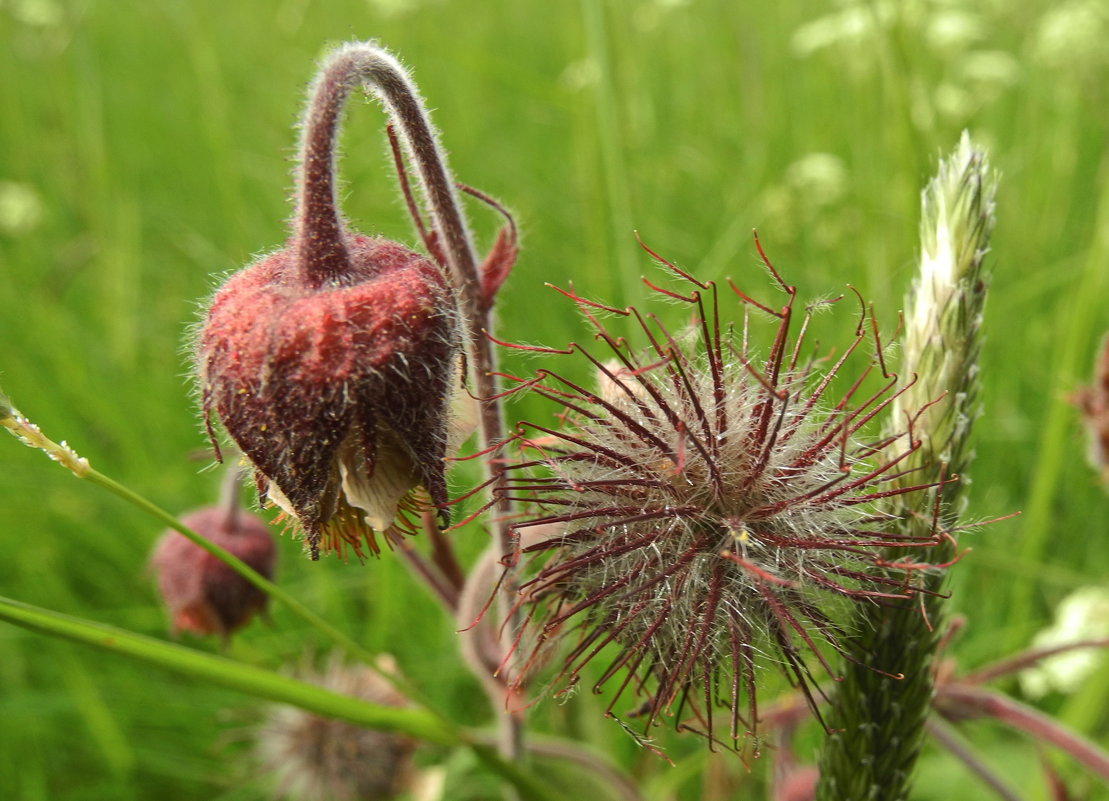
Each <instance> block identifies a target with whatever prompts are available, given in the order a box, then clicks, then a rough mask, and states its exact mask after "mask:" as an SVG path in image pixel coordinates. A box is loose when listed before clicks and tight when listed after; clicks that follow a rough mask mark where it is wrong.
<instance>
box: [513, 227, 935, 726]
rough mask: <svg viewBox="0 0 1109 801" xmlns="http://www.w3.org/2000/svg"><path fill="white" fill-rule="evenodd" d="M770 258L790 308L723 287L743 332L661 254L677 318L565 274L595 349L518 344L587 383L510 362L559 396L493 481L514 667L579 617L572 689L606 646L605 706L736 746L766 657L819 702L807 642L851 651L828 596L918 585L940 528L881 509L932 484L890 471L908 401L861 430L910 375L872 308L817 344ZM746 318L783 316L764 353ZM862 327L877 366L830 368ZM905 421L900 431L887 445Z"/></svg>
mask: <svg viewBox="0 0 1109 801" xmlns="http://www.w3.org/2000/svg"><path fill="white" fill-rule="evenodd" d="M756 242H757V240H756ZM648 252H650V251H648ZM759 252H760V254H761V253H762V251H761V248H760V250H759ZM651 255H655V254H654V253H652V254H651ZM656 258H657V257H656ZM763 259H764V263H765V265H766V267H767V269H768V270H769V271H770V273H771V275H772V276H773V278H774V279H775V281H776V282H777V285H778V287H779V288H780V289H781V290H783V291H784V293H785V302H784V305H782V306H781V307H780V308H772V307H771V306H768V305H764V304H761V303H759V302H757V301H756V300H754V299H753V298H751V297H749V296H748V295H746V294H744V293H743V292H742V291H740V290H739V289H738V288H736V287H735V286H734V285H733V286H732V290H733V291H734V293H735V295H736V296H738V300H739V303H740V305H741V306H742V307H743V309H744V315H743V319H744V322H743V326H742V328H741V330H740V331H739V332H738V333H737V332H734V331H733V330H732V329H731V327H724V326H722V324H721V321H720V319H719V316H718V304H719V301H720V298H719V297H718V292H717V287H716V286H715V285H714V284H712V283H705V282H701V281H698V280H697V279H695V278H693V277H692V276H690V275H688V274H687V273H685V272H683V271H681V270H679V269H678V268H677V267H674V266H673V265H671V264H669V263H667V262H662V263H663V264H664V265H665V266H666V267H667V268H668V269H669V270H670V271H671V272H672V273H674V274H675V275H676V276H677V278H678V279H679V280H680V281H681V282H683V284H684V287H685V288H684V289H678V290H671V289H666V288H662V287H660V286H655V285H654V284H651V283H650V282H647V284H648V286H650V287H651V288H652V289H653V290H655V291H656V292H657V293H658V294H660V295H662V296H664V297H665V299H667V300H668V301H671V302H674V301H677V302H679V303H682V304H686V305H688V306H689V307H690V310H691V311H692V314H693V321H692V324H691V325H690V326H689V327H688V329H686V330H685V331H683V332H681V333H676V334H675V333H671V332H670V331H669V330H668V329H667V328H666V327H664V325H663V324H662V323H661V322H660V321H659V320H658V318H656V317H655V316H654V315H651V314H646V315H644V314H641V313H640V312H639V311H637V310H636V309H634V308H628V309H615V308H610V307H606V306H603V305H601V304H598V303H594V302H592V301H588V300H585V299H582V298H580V297H578V296H577V295H575V294H574V293H573V292H572V291H563V290H560V291H563V294H565V295H567V296H568V297H569V298H570V299H571V300H573V301H574V302H575V303H576V304H577V306H578V307H579V309H580V310H581V311H582V312H583V313H584V314H585V316H586V318H587V319H588V321H589V323H590V324H591V326H592V327H593V329H594V338H595V341H596V343H597V345H596V347H585V346H582V345H579V344H572V345H571V346H570V347H568V348H566V349H563V350H547V349H542V348H535V347H530V346H522V345H514V346H512V347H515V348H521V349H524V350H533V351H545V352H547V353H554V354H561V355H563V356H565V357H570V356H578V357H581V358H584V359H586V360H587V361H588V362H589V363H590V364H591V365H592V369H593V370H595V372H596V375H597V379H598V384H599V388H598V389H596V390H591V389H588V388H586V387H585V386H582V384H581V383H579V382H575V381H573V380H570V379H569V378H566V377H564V376H563V375H562V374H560V373H558V372H555V371H553V370H549V369H544V370H540V371H539V373H538V375H536V376H535V377H534V378H531V379H514V380H516V381H517V382H518V384H517V387H516V389H515V391H517V392H530V393H534V394H538V395H540V396H542V397H544V398H547V399H549V400H550V401H553V402H554V404H555V406H556V407H557V408H558V410H559V421H560V422H559V423H557V424H554V425H541V424H538V423H524V424H521V426H520V428H519V432H518V434H517V437H516V443H517V445H518V446H519V448H520V449H521V452H522V454H523V456H522V457H521V461H518V462H516V463H513V464H510V466H509V467H508V469H507V475H506V479H505V482H504V488H503V489H502V490H501V491H502V492H503V493H504V495H505V496H507V497H508V498H511V499H512V500H517V501H521V502H523V503H525V504H527V505H528V508H529V509H530V510H531V511H530V512H529V513H528V514H527V515H526V516H525V518H524V519H523V520H519V521H517V522H516V523H515V524H514V530H515V532H516V534H517V537H518V540H517V541H518V542H519V551H520V553H521V554H522V555H523V556H524V557H525V558H527V559H528V562H527V564H525V565H524V566H523V570H524V573H523V574H522V576H521V578H520V599H521V600H520V601H519V605H518V607H517V609H516V616H517V618H518V619H519V620H521V621H523V622H522V623H521V628H520V631H519V632H518V639H517V643H518V645H517V648H518V656H517V658H518V660H519V666H520V670H519V671H518V675H519V676H520V677H521V678H520V679H519V680H518V682H523V681H524V680H526V678H527V677H528V676H529V674H534V673H535V671H536V670H537V669H538V667H539V666H540V665H542V664H544V663H545V662H547V661H548V656H549V655H550V652H551V650H552V649H553V648H554V646H555V644H557V643H558V642H559V641H560V640H563V639H565V638H566V636H567V635H568V634H569V633H572V632H576V633H577V638H576V643H575V644H574V645H572V646H571V647H569V648H568V654H567V655H566V657H565V662H564V663H563V666H562V668H561V671H560V673H559V674H558V677H557V678H556V680H555V682H554V685H555V686H556V687H563V688H566V687H571V686H573V685H574V684H576V683H577V682H578V681H579V676H580V673H581V671H582V669H583V667H584V666H585V665H586V663H588V662H590V660H592V659H594V658H595V657H597V656H598V655H599V654H601V653H604V654H605V655H606V657H605V659H606V663H607V666H606V667H605V668H603V670H602V671H601V675H600V678H599V679H597V682H596V687H595V689H596V690H597V691H598V692H600V691H601V688H602V686H603V685H606V684H608V683H609V682H610V681H612V682H616V691H615V693H614V698H613V700H612V703H611V704H610V705H609V707H608V710H607V712H608V714H610V715H613V714H614V713H613V708H614V705H615V704H616V703H617V702H618V701H619V699H620V697H621V696H622V694H623V693H624V692H625V691H627V690H628V688H629V687H630V688H632V691H633V692H634V694H636V695H639V696H642V697H643V699H644V700H643V704H642V706H641V707H640V708H639V709H638V710H636V711H635V712H633V713H631V714H633V715H641V716H643V717H644V718H645V720H646V723H645V725H644V733H645V734H646V731H647V730H648V729H649V728H650V727H651V726H652V725H655V724H656V723H657V722H659V719H660V717H664V716H674V717H676V718H677V720H678V721H679V727H680V728H688V729H693V730H697V731H700V732H701V733H703V734H705V735H706V736H707V737H708V738H709V739H710V741H714V742H717V741H719V742H724V741H725V740H727V739H730V740H731V742H732V744H733V747H738V741H739V739H740V738H741V736H743V734H744V732H754V731H755V730H756V725H757V718H758V713H757V705H756V691H755V677H756V674H757V673H758V672H759V670H760V669H761V665H762V664H763V663H776V664H777V665H779V666H780V667H781V668H782V669H783V670H784V671H785V673H786V674H787V676H788V677H789V678H790V680H791V681H793V682H794V683H796V684H798V685H800V686H801V687H802V688H803V689H804V691H805V695H806V697H807V698H808V699H809V701H810V703H811V702H813V698H812V694H811V690H812V688H813V686H814V685H813V683H812V679H811V676H810V673H809V669H808V667H807V661H808V660H807V659H806V658H805V652H806V651H809V652H811V653H812V654H813V655H814V656H815V658H816V659H818V660H819V661H820V662H821V663H822V664H823V665H824V666H825V669H829V668H828V663H827V661H826V657H825V655H824V654H823V653H822V651H824V650H825V649H826V648H831V649H833V650H840V651H841V652H842V649H840V646H839V640H840V634H841V632H842V628H841V626H840V625H839V624H840V621H843V620H845V619H848V618H847V617H846V616H845V615H844V614H843V612H844V611H845V610H843V609H842V608H840V607H842V606H843V605H844V603H845V602H851V601H860V602H867V603H905V602H909V600H908V599H910V598H912V597H913V596H914V594H915V593H917V592H920V591H921V590H919V589H917V584H918V582H914V581H913V579H912V575H913V572H914V571H920V570H924V569H927V568H930V567H931V566H930V565H925V564H921V563H919V562H915V561H913V560H912V559H911V558H909V556H908V554H911V553H912V552H914V551H916V550H918V549H922V548H927V547H929V546H932V545H935V544H936V542H937V540H938V539H939V538H940V537H942V536H943V535H942V534H941V533H938V527H937V526H936V525H935V524H934V521H933V527H932V529H931V531H932V536H928V537H917V538H912V537H908V536H906V535H904V534H899V533H898V529H897V526H896V521H895V520H892V519H890V516H889V515H888V514H884V513H883V512H882V508H881V501H882V499H884V498H886V497H888V496H891V495H894V494H900V493H905V492H912V491H915V490H920V489H925V488H926V487H923V486H917V487H907V488H901V485H900V484H894V483H892V480H893V479H895V478H897V477H899V476H901V475H902V474H903V473H904V472H905V470H904V468H903V467H899V465H900V464H901V463H902V462H903V460H904V459H905V458H906V455H907V453H911V452H913V451H915V450H916V449H917V448H918V447H919V443H916V442H913V441H912V440H913V438H912V433H911V430H912V422H913V421H912V420H906V421H903V422H904V427H906V428H907V431H905V432H903V433H899V434H898V435H896V436H880V437H872V436H868V434H867V432H868V431H870V430H871V429H872V428H873V426H874V424H875V423H876V422H878V420H877V419H876V418H879V417H881V416H883V415H884V413H887V412H888V411H889V409H890V405H891V401H892V400H893V399H894V398H895V397H897V396H898V395H899V394H900V393H901V392H903V391H904V388H905V387H904V386H900V385H899V381H898V379H897V377H896V376H895V375H892V374H890V373H888V372H887V371H886V369H885V365H884V363H883V361H882V356H881V345H880V342H879V341H878V336H877V333H876V332H877V328H876V327H875V326H873V325H872V324H870V323H868V321H867V319H866V318H867V317H868V314H867V310H866V307H865V305H864V306H863V311H862V319H860V321H859V324H858V327H857V329H856V331H855V335H854V338H853V340H852V341H851V342H850V344H849V345H848V346H847V348H846V350H845V351H844V352H842V353H841V354H840V355H839V357H838V358H836V359H835V360H832V359H831V357H825V358H818V357H817V356H815V355H814V356H808V355H807V354H806V351H807V350H808V347H807V343H806V340H805V331H806V329H807V328H808V325H809V319H810V315H811V313H812V310H813V308H815V306H813V307H809V309H808V310H806V312H805V313H804V314H803V315H797V314H796V313H795V310H794V299H795V294H796V293H795V289H794V288H793V287H791V286H787V285H786V284H785V283H784V282H783V281H782V280H781V278H780V277H779V275H778V273H777V272H776V271H775V270H774V268H773V267H772V266H771V265H770V263H769V261H767V260H766V259H765V256H764V257H763ZM660 261H661V259H660ZM816 305H822V304H816ZM752 311H753V312H754V314H751V313H750V312H752ZM602 315H604V316H612V315H615V316H616V317H619V318H623V319H625V320H627V321H629V322H631V323H633V324H634V327H635V328H636V329H638V331H637V334H638V335H639V336H641V337H643V338H644V340H645V341H646V342H647V343H648V346H647V348H646V350H645V351H644V352H640V353H636V352H634V351H633V350H632V348H630V347H629V345H628V344H627V340H626V339H625V338H624V336H622V335H619V334H617V333H614V332H613V331H611V330H610V329H609V327H607V326H606V325H605V324H603V323H602V322H601V319H600V317H601V316H602ZM758 316H769V317H770V318H772V319H773V320H775V321H776V330H775V333H774V336H773V338H772V339H771V341H770V343H769V348H768V350H766V351H763V353H762V355H756V353H757V350H756V347H755V346H754V345H753V344H752V343H751V341H750V339H749V329H750V328H751V327H752V326H750V325H749V322H752V321H751V320H749V318H750V317H758ZM797 318H800V323H801V325H800V330H799V333H796V334H794V333H793V331H792V328H793V326H794V324H795V323H796V322H798V319H797ZM869 329H873V332H874V333H873V342H874V345H875V348H876V350H875V356H874V358H873V359H872V362H871V365H870V366H869V367H867V368H866V369H865V371H864V372H863V375H861V376H858V377H857V378H856V379H854V380H850V379H846V378H845V377H844V376H841V375H840V373H841V372H845V371H846V369H847V368H846V365H848V364H849V363H853V362H854V361H855V359H853V358H852V354H853V353H855V352H856V351H858V350H860V346H864V345H865V343H866V342H868V341H870V339H871V333H870V330H869ZM502 344H504V343H502ZM862 349H863V350H865V347H863V348H862ZM871 373H873V374H874V375H873V376H870V377H869V378H868V374H871ZM868 386H874V388H873V389H864V387H868ZM833 393H834V394H833ZM902 437H904V438H906V439H907V440H908V441H909V444H908V445H907V446H905V447H900V448H898V449H896V451H895V450H894V449H893V448H892V447H891V446H892V445H893V444H894V443H895V442H897V441H898V440H900V439H901V438H902ZM899 444H900V443H899ZM910 483H911V482H910ZM552 530H555V531H556V532H557V533H555V534H553V535H551V534H550V533H549V532H550V531H552ZM531 531H542V532H545V534H544V536H543V538H538V537H529V536H528V535H529V532H531ZM891 553H894V554H897V553H905V554H906V557H904V558H903V557H898V556H891V555H890V554H891ZM517 556H519V554H518V555H517ZM609 660H610V661H609ZM829 670H830V669H829ZM618 674H619V675H622V676H623V678H620V679H616V678H614V677H616V676H617V675H618ZM720 704H722V705H723V706H724V707H727V708H728V710H729V712H730V714H729V727H728V734H727V735H724V734H722V733H721V731H720V730H719V729H718V728H714V724H713V713H712V710H713V707H714V706H717V705H720Z"/></svg>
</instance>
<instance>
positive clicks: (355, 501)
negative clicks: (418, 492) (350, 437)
mask: <svg viewBox="0 0 1109 801" xmlns="http://www.w3.org/2000/svg"><path fill="white" fill-rule="evenodd" d="M357 453H358V452H357V449H356V448H354V447H345V448H344V449H343V452H342V454H341V455H340V457H339V474H340V476H341V477H342V482H343V495H344V497H345V498H346V501H347V503H348V504H350V505H351V506H353V507H355V508H357V509H360V510H361V511H362V512H363V513H364V518H365V521H366V525H368V526H369V527H370V528H372V529H373V530H374V531H384V530H385V529H387V528H389V526H391V525H392V524H393V520H395V519H396V516H397V507H398V506H399V504H400V502H401V499H402V498H404V496H405V495H407V494H408V493H409V492H410V491H411V490H412V489H413V488H414V487H415V486H416V485H417V484H418V483H419V478H418V477H417V475H416V470H415V464H414V463H413V462H412V458H411V457H410V456H409V455H408V453H407V452H405V450H404V448H402V447H401V445H400V443H399V442H397V438H396V435H395V434H393V432H392V431H389V430H388V429H379V430H378V440H377V454H376V458H375V460H374V469H373V473H372V474H371V475H368V476H367V475H366V462H365V460H363V459H360V458H358V455H357Z"/></svg>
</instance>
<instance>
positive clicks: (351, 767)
mask: <svg viewBox="0 0 1109 801" xmlns="http://www.w3.org/2000/svg"><path fill="white" fill-rule="evenodd" d="M301 673H302V674H303V675H302V678H303V679H304V680H306V681H309V682H311V683H313V684H317V685H319V686H320V687H324V688H326V689H328V690H331V691H333V692H337V693H341V694H343V695H348V696H350V697H352V698H357V699H360V700H363V701H369V702H371V703H375V704H382V705H387V706H398V707H399V706H403V705H404V698H403V697H401V696H400V695H399V694H398V693H397V692H396V691H395V690H394V689H393V688H392V687H390V686H389V684H388V683H387V682H386V681H385V680H384V679H382V678H380V677H379V676H378V675H376V674H375V673H373V672H372V671H371V670H369V669H368V668H365V667H349V666H346V665H344V664H343V663H342V662H341V661H340V660H338V659H335V658H332V659H331V660H330V661H329V662H328V664H327V666H326V667H325V668H324V670H323V671H322V672H319V671H314V670H313V671H301ZM415 746H416V744H415V742H413V741H412V740H409V739H407V738H404V737H400V736H398V735H395V734H389V733H386V732H378V731H372V730H370V729H363V728H360V727H358V726H355V725H354V724H352V723H346V722H344V721H338V720H331V719H329V718H323V717H320V716H318V715H313V714H311V713H309V712H305V711H304V710H302V709H297V708H295V707H290V706H277V707H273V708H272V709H271V710H270V713H269V715H268V718H267V720H266V722H265V724H264V725H263V726H262V729H261V730H260V732H259V736H258V743H257V754H258V759H259V762H260V763H261V765H262V767H263V769H264V770H265V771H266V773H268V774H270V776H271V777H272V778H273V782H274V785H275V787H276V791H277V797H278V798H282V799H290V801H386V800H387V799H391V798H395V797H397V796H398V794H399V793H400V792H402V790H403V788H404V787H405V785H406V784H407V782H408V781H409V779H410V774H411V758H412V752H413V751H414V750H415Z"/></svg>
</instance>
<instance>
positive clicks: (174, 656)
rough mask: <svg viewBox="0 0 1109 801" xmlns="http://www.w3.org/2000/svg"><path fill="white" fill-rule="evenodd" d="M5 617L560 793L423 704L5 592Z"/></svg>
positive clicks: (542, 795)
mask: <svg viewBox="0 0 1109 801" xmlns="http://www.w3.org/2000/svg"><path fill="white" fill-rule="evenodd" d="M0 620H5V621H7V622H9V623H14V624H15V625H17V626H22V627H23V628H26V629H30V630H32V631H37V632H40V633H43V634H47V635H50V636H52V637H59V638H61V639H66V640H71V641H73V642H79V643H83V644H85V645H92V646H95V647H97V648H102V649H104V650H106V651H111V652H113V653H116V654H120V655H121V656H127V657H130V658H132V659H136V660H139V661H141V662H146V663H147V664H151V665H156V666H157V667H161V668H165V669H166V670H171V671H173V672H175V673H180V674H182V675H185V676H189V677H191V678H194V679H199V680H201V681H205V682H208V683H209V684H213V685H215V686H218V687H226V688H227V689H230V690H236V691H238V692H241V693H245V694H247V695H252V696H254V697H256V698H262V699H265V700H267V701H274V702H277V703H282V704H291V705H292V706H296V707H299V708H300V709H304V710H307V711H308V712H312V713H314V714H317V715H322V716H324V717H328V718H334V719H336V720H344V721H347V722H348V723H353V724H355V725H357V726H364V727H366V728H370V729H375V730H377V731H386V732H393V733H395V734H402V735H406V736H408V737H413V738H415V739H418V740H421V741H423V742H429V743H435V744H437V745H443V746H448V747H458V746H465V747H468V748H470V749H471V750H472V751H473V752H474V753H475V754H476V755H477V757H478V758H479V759H480V760H481V761H482V762H483V763H485V765H486V766H487V767H488V768H489V769H490V770H492V771H493V772H494V773H496V774H498V775H499V776H500V777H501V778H503V779H504V780H505V781H507V782H509V783H511V784H512V785H513V786H514V787H516V789H518V790H519V791H520V792H521V794H522V795H523V797H524V798H530V799H536V800H537V801H557V798H558V796H556V795H555V794H554V793H553V792H552V791H551V790H550V789H549V788H548V787H546V786H544V785H542V784H540V783H539V782H538V781H536V780H535V779H534V778H532V777H531V776H529V775H527V774H526V773H524V772H523V771H521V770H520V769H519V768H517V767H516V766H515V765H512V764H510V763H508V762H505V761H504V760H502V759H501V758H500V757H499V756H498V755H497V753H496V749H494V748H493V747H491V746H489V745H488V744H487V743H486V740H487V739H488V738H487V737H484V736H482V735H481V734H479V733H475V732H471V731H468V730H466V729H463V728H461V727H458V726H455V725H453V724H451V723H449V722H446V721H444V720H442V719H441V718H440V717H439V716H437V715H435V714H434V713H432V712H429V711H427V710H424V709H419V708H411V707H409V708H399V707H393V706H382V705H379V704H372V703H370V702H368V701H363V700H362V699H359V698H352V697H350V696H347V695H342V694H341V693H336V692H332V691H331V690H327V689H324V688H322V687H317V686H316V685H314V684H308V683H307V682H303V681H299V680H297V679H294V678H291V677H289V676H283V675H281V674H280V673H275V672H273V671H271V670H266V669H265V668H260V667H256V666H254V665H248V664H244V663H242V662H236V661H235V660H233V659H228V658H226V657H222V656H216V655H214V654H207V653H204V652H202V651H196V650H194V649H192V648H186V647H185V646H182V645H177V644H176V643H169V642H165V641H164V640H157V639H154V638H153V637H146V636H144V635H141V634H135V633H134V632H130V631H126V630H124V629H118V628H115V627H113V626H106V625H104V624H102V623H96V622H94V621H90V620H84V619H82V618H78V617H71V616H69V615H63V614H60V613H58V612H53V611H51V610H48V609H41V608H39V607H36V606H31V605H29V604H24V603H21V602H19V601H13V600H11V599H8V598H3V597H0Z"/></svg>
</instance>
